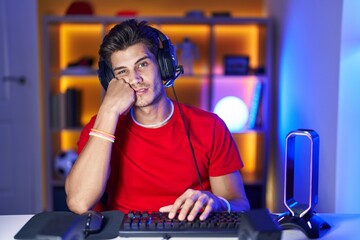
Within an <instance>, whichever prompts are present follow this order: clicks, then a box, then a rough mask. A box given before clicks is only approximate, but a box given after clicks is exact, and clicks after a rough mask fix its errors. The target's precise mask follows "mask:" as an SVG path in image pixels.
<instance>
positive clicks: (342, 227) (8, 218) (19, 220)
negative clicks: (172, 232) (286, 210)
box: [0, 214, 360, 240]
mask: <svg viewBox="0 0 360 240" xmlns="http://www.w3.org/2000/svg"><path fill="white" fill-rule="evenodd" d="M319 216H320V217H321V218H322V219H324V220H325V221H326V222H327V223H329V224H330V225H331V229H330V230H329V231H328V232H327V233H325V235H324V236H323V237H322V238H321V239H324V240H339V239H346V240H356V239H360V237H359V235H360V233H357V231H359V230H360V214H319ZM31 217H32V215H0V239H1V240H3V239H4V240H8V239H13V238H14V235H15V234H16V233H17V232H18V231H19V230H20V228H21V227H22V226H23V225H24V224H25V223H26V222H27V221H28V220H29V219H30V218H31ZM117 239H120V237H119V238H117ZM125 239H126V238H125ZM127 239H128V240H140V239H144V238H127ZM151 239H159V240H160V239H161V238H145V240H151ZM172 239H174V240H175V239H178V240H180V239H181V240H189V238H172ZM196 239H199V240H205V239H208V238H196ZM214 239H219V240H220V238H214ZM224 239H225V238H224ZM226 239H228V240H230V239H233V240H236V239H237V238H226ZM282 239H284V240H300V239H307V238H306V236H305V235H304V234H303V233H302V232H301V231H299V230H284V232H283V235H282Z"/></svg>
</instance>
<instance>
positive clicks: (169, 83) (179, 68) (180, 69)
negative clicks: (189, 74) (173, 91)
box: [164, 65, 184, 88]
mask: <svg viewBox="0 0 360 240" xmlns="http://www.w3.org/2000/svg"><path fill="white" fill-rule="evenodd" d="M182 74H184V68H183V66H181V65H179V66H177V67H176V74H175V76H174V78H172V79H168V80H166V82H165V83H164V86H165V87H166V88H168V87H172V86H174V81H175V80H176V79H177V78H178V77H180V75H182Z"/></svg>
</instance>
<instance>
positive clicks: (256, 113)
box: [247, 81, 263, 129]
mask: <svg viewBox="0 0 360 240" xmlns="http://www.w3.org/2000/svg"><path fill="white" fill-rule="evenodd" d="M262 88H263V83H262V82H260V81H257V82H256V83H255V86H254V91H253V94H252V100H251V105H250V109H249V120H248V124H247V127H248V128H249V129H254V128H256V127H257V126H258V125H259V124H261V120H260V118H261V114H260V105H261V95H262Z"/></svg>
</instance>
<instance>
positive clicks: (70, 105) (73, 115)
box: [50, 88, 81, 129]
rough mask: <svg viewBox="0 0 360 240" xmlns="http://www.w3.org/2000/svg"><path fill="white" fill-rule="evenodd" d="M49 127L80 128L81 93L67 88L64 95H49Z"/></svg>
mask: <svg viewBox="0 0 360 240" xmlns="http://www.w3.org/2000/svg"><path fill="white" fill-rule="evenodd" d="M50 102H51V103H50V108H51V109H50V126H51V127H52V128H55V129H63V128H76V127H80V126H81V122H80V116H81V91H80V90H78V89H74V88H69V89H67V90H66V92H65V93H56V94H53V95H51V99H50Z"/></svg>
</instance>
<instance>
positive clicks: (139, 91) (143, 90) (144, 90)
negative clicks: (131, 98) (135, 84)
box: [135, 88, 148, 95]
mask: <svg viewBox="0 0 360 240" xmlns="http://www.w3.org/2000/svg"><path fill="white" fill-rule="evenodd" d="M147 91H148V89H147V88H139V89H136V90H135V92H136V94H137V95H142V94H145V93H146V92H147Z"/></svg>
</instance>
